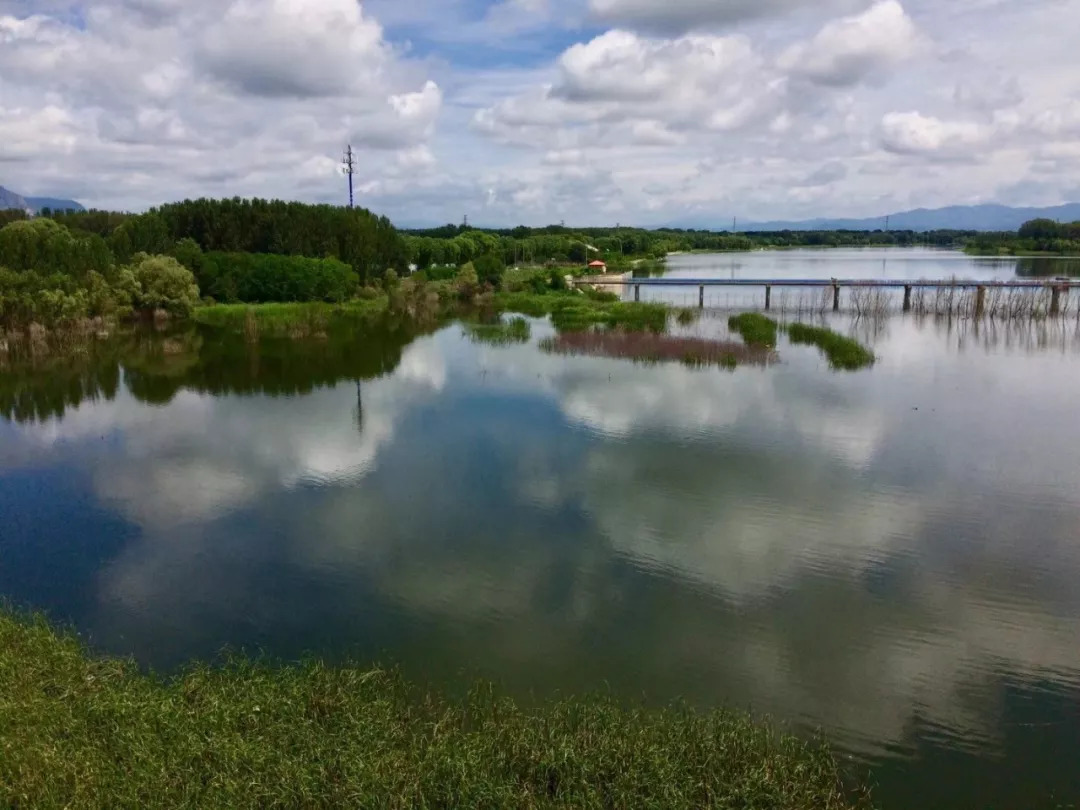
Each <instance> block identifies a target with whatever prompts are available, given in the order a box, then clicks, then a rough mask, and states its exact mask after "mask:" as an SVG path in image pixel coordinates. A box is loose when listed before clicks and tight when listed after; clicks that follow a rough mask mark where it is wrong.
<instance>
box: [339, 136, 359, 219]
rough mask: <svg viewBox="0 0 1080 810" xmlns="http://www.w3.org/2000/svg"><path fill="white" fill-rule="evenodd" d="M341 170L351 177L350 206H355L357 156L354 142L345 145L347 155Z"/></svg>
mask: <svg viewBox="0 0 1080 810" xmlns="http://www.w3.org/2000/svg"><path fill="white" fill-rule="evenodd" d="M341 170H342V172H344V174H345V175H346V176H348V178H349V208H352V207H353V175H355V174H356V156H355V155H354V154H353V150H352V144H349V145H348V146H346V147H345V157H344V158H342V160H341Z"/></svg>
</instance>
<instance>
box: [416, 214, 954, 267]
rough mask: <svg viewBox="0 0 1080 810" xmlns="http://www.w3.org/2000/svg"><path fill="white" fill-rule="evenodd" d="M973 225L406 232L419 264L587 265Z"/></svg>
mask: <svg viewBox="0 0 1080 810" xmlns="http://www.w3.org/2000/svg"><path fill="white" fill-rule="evenodd" d="M974 235H975V232H973V231H956V230H939V231H930V232H926V233H920V232H915V231H775V232H766V231H762V232H748V233H731V232H726V231H721V232H718V231H703V230H679V229H659V230H645V229H642V228H580V229H570V228H566V227H564V226H561V225H552V226H548V227H545V228H526V227H517V228H512V229H477V228H470V227H467V226H456V225H444V226H442V227H439V228H431V229H426V230H412V231H406V232H405V244H406V247H407V252H408V255H409V258H410V261H411V262H412V263H413V264H415V265H416V266H417V267H419V268H429V267H432V266H448V265H459V264H462V263H464V262H467V261H473V260H475V259H476V258H478V257H479V256H482V255H485V254H488V253H495V254H498V255H499V256H500V257H501V259H502V260H503V262H505V263H506V264H509V265H521V264H584V263H586V262H587V261H591V260H594V259H599V260H602V261H604V262H605V263H606V264H608V265H609V266H613V267H618V266H620V265H622V264H626V263H628V262H630V261H633V260H636V259H649V258H652V259H660V258H662V257H664V256H666V255H668V254H669V253H676V252H689V251H695V250H697V251H718V252H722V251H745V250H755V249H768V248H772V249H777V248H792V247H876V246H878V247H911V246H915V245H927V246H931V247H941V248H955V247H960V246H963V245H964V244H965V243H966V242H967V240H969V239H971V238H972V237H973V236H974Z"/></svg>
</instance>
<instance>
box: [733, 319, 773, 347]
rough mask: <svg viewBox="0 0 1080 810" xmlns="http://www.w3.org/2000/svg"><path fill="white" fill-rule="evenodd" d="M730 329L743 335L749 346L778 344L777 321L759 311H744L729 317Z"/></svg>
mask: <svg viewBox="0 0 1080 810" xmlns="http://www.w3.org/2000/svg"><path fill="white" fill-rule="evenodd" d="M728 329H730V330H731V331H732V332H736V333H738V334H739V335H742V339H743V341H744V342H745V343H746V345H747V346H764V347H772V346H775V345H776V332H777V326H776V321H774V320H772V319H771V318H766V317H765V316H764V315H762V314H760V313H757V312H744V313H743V314H742V315H736V316H734V317H732V318H729V319H728Z"/></svg>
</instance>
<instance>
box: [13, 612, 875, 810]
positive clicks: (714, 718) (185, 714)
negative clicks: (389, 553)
mask: <svg viewBox="0 0 1080 810" xmlns="http://www.w3.org/2000/svg"><path fill="white" fill-rule="evenodd" d="M0 751H3V756H0V805H2V806H5V807H6V806H11V807H23V806H26V807H36V808H54V807H55V808H60V807H65V808H73V810H78V809H79V808H97V807H150V806H153V807H187V806H198V807H205V808H230V809H231V808H262V807H286V806H288V807H357V806H363V807H402V808H404V807H461V808H466V807H485V808H487V807H506V808H555V807H567V808H569V807H574V808H583V807H619V808H621V807H655V808H665V809H670V810H678V808H712V807H715V808H736V807H737V808H770V810H806V808H815V809H816V810H840V809H841V808H851V807H865V806H869V798H868V797H867V795H866V794H865V792H862V791H860V792H859V793H853V792H849V791H848V790H846V789H845V785H844V781H843V774H842V771H841V768H840V766H839V764H838V763H837V761H836V759H835V758H834V757H833V756H832V755H831V754H830V752H829V751H828V750H827V749H826V748H825V747H824V746H823V745H820V744H810V743H806V742H803V741H801V740H798V739H796V738H794V737H791V736H787V735H782V734H779V733H777V732H776V731H774V730H773V729H771V728H769V727H768V726H766V725H762V724H759V723H756V722H754V721H752V720H751V719H750V718H748V717H746V716H744V715H742V714H736V713H729V712H724V711H718V712H712V713H709V714H699V713H695V712H693V711H692V710H690V709H687V708H685V707H681V706H676V707H673V708H670V709H667V710H655V711H654V710H647V709H643V708H638V707H624V706H622V705H620V704H619V703H617V702H616V701H615V700H614V699H612V698H610V697H605V696H595V697H588V698H583V699H573V698H567V699H563V700H561V701H558V702H554V701H553V702H545V703H542V704H540V705H539V706H537V707H536V708H522V707H520V706H518V705H517V704H516V703H514V702H513V701H511V700H510V699H508V698H505V697H502V696H500V695H498V694H497V693H496V692H495V690H494V689H493V688H492V687H490V686H487V685H483V684H480V685H477V686H476V687H474V689H473V690H472V691H471V692H470V693H469V695H468V696H467V697H466V698H464V699H461V700H448V699H446V698H444V697H442V696H439V695H429V694H424V693H423V692H420V691H418V690H417V689H416V688H415V687H413V686H411V685H409V684H408V683H406V682H404V681H403V680H402V678H401V677H400V676H399V675H397V674H396V673H393V672H387V671H384V670H380V669H374V670H364V669H358V668H352V667H347V666H342V667H328V666H326V665H323V664H321V663H309V664H306V665H300V666H274V665H270V664H264V663H252V662H250V661H246V660H242V659H234V660H232V661H230V662H229V663H228V664H226V665H224V666H222V667H220V668H209V667H206V666H199V665H193V666H191V667H189V668H188V669H187V670H185V671H184V672H183V673H182V674H180V675H178V676H177V677H175V678H172V679H168V680H164V679H161V678H157V677H154V676H152V675H146V674H143V673H141V672H140V671H139V670H138V668H137V666H136V665H135V664H134V663H132V662H128V661H119V660H111V659H97V658H91V657H90V656H89V655H88V654H87V652H86V651H85V650H84V649H83V648H82V647H81V645H80V643H79V642H78V641H77V640H76V639H75V638H73V637H71V636H61V635H58V634H57V633H56V632H55V631H54V630H52V629H51V628H50V627H49V626H48V625H47V624H45V622H44V621H43V620H40V619H39V620H23V619H17V618H13V617H11V616H9V615H6V614H0Z"/></svg>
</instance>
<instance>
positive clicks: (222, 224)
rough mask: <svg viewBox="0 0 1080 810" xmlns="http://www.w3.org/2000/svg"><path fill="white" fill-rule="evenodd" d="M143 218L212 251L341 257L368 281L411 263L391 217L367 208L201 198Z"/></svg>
mask: <svg viewBox="0 0 1080 810" xmlns="http://www.w3.org/2000/svg"><path fill="white" fill-rule="evenodd" d="M143 218H160V220H161V221H162V222H163V223H164V226H165V230H166V232H167V233H168V236H169V238H171V239H172V240H174V241H178V240H180V239H183V238H185V237H187V238H191V239H193V240H194V241H195V242H197V243H198V244H199V246H200V247H201V248H202V249H203V250H204V251H207V252H224V253H272V254H278V255H287V256H306V257H309V258H318V259H322V258H334V259H338V260H339V261H342V262H344V263H345V264H347V265H349V266H350V267H351V268H352V269H353V272H355V273H356V275H357V276H358V277H359V279H360V281H361V283H365V284H366V283H368V282H371V281H378V280H381V278H382V275H383V273H384V272H385V271H386V268H388V267H392V268H394V269H395V270H398V271H400V272H404V271H405V269H406V266H407V263H408V262H407V261H406V253H405V243H404V241H403V240H402V238H401V236H400V235H399V234H398V232H397V230H396V229H395V228H394V226H393V225H391V224H390V221H389V220H388V219H386V217H378V216H375V215H374V214H372V213H371V212H370V211H367V210H365V209H363V208H353V209H349V208H339V207H336V206H330V205H305V204H303V203H292V202H283V201H281V200H258V199H255V200H241V199H231V200H206V199H202V200H186V201H184V202H181V203H173V204H170V205H163V206H161V207H160V208H157V209H154V210H153V211H151V212H149V213H148V214H145V215H143V216H142V217H139V218H138V219H140V220H141V219H143ZM153 227H155V228H156V226H153ZM136 249H137V248H136Z"/></svg>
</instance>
